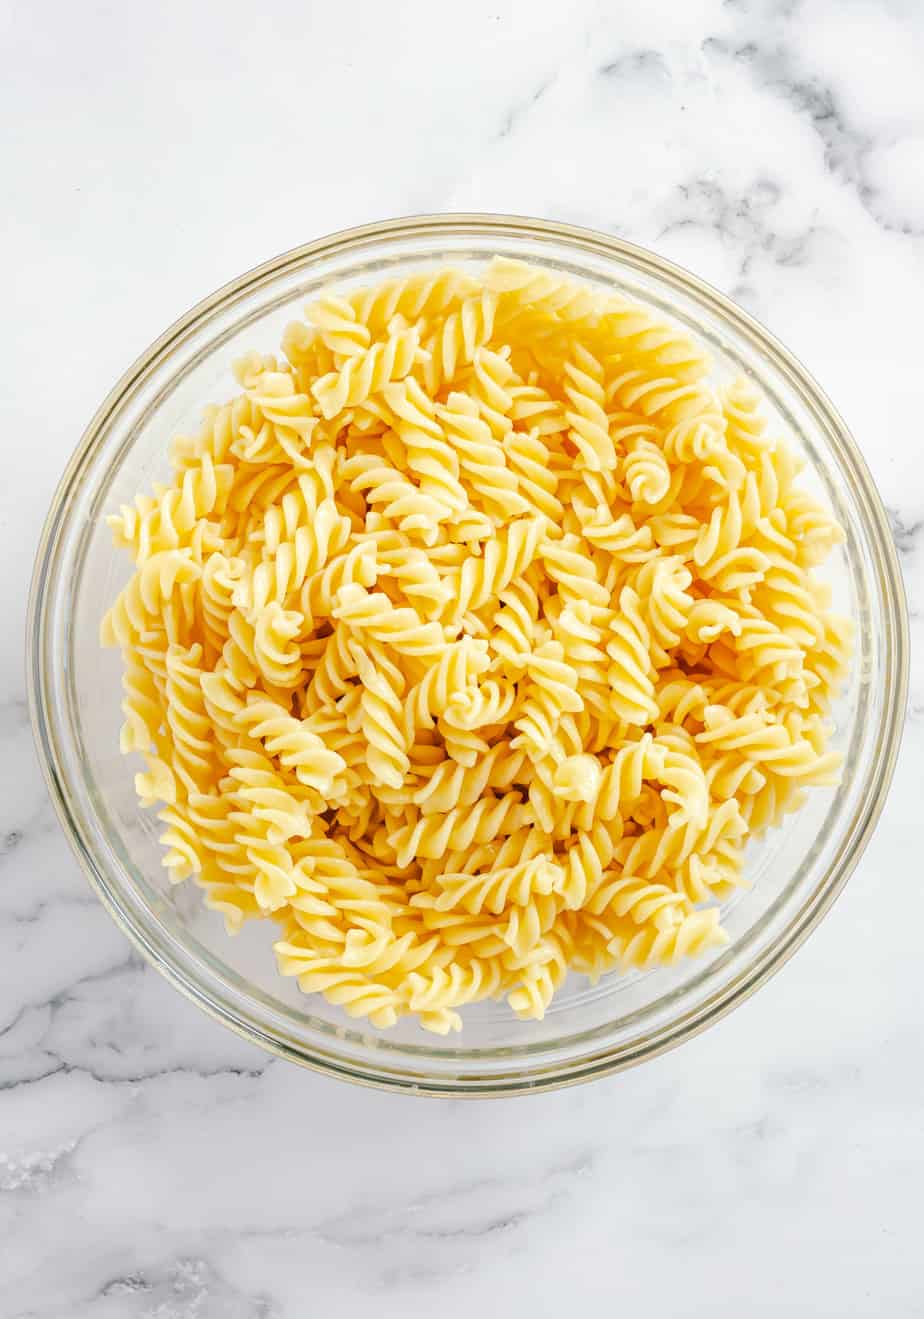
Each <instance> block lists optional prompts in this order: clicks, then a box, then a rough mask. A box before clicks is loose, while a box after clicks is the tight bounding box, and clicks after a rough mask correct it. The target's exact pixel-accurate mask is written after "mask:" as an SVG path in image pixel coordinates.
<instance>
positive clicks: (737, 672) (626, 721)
mask: <svg viewBox="0 0 924 1319" xmlns="http://www.w3.org/2000/svg"><path fill="white" fill-rule="evenodd" d="M235 375H236V378H237V381H238V383H239V386H240V392H239V393H238V394H237V395H236V397H234V398H233V399H232V400H231V401H230V402H228V403H225V404H224V405H222V406H219V407H211V408H209V409H208V410H207V412H206V414H205V420H204V423H203V425H202V428H201V430H200V431H199V433H198V434H196V435H192V436H181V437H179V438H177V439H176V440H175V441H174V444H173V449H172V462H173V467H174V469H175V477H174V480H173V483H172V485H170V486H156V487H155V488H154V492H153V494H151V495H139V496H138V497H137V498H136V499H135V501H134V503H133V504H131V505H129V506H125V507H123V508H122V509H121V511H120V513H119V514H118V515H116V516H113V517H111V518H110V519H109V522H110V524H111V526H112V529H113V532H114V536H115V541H116V544H117V545H118V546H120V547H123V548H124V549H126V550H128V551H130V553H131V554H132V556H133V557H134V561H135V565H136V568H135V572H134V576H133V577H132V579H131V581H130V582H129V584H128V585H127V586H126V587H125V589H124V590H123V591H122V593H121V594H120V595H119V597H118V599H117V600H116V602H115V604H114V605H113V607H112V609H111V610H110V611H109V613H108V614H107V615H106V618H105V620H104V622H103V625H102V640H103V642H104V644H107V645H118V646H120V647H121V649H122V653H123V656H124V663H125V675H124V689H125V699H124V712H125V723H124V727H123V730H122V736H121V746H122V750H123V751H125V752H140V753H142V754H143V755H144V756H145V757H146V760H147V769H146V771H145V772H144V773H140V774H138V775H137V778H136V787H137V791H138V795H139V798H140V800H141V803H142V804H143V805H144V806H151V805H153V804H155V803H161V807H162V808H161V810H160V817H159V818H160V820H161V821H162V822H163V824H164V826H165V829H164V833H163V836H162V841H163V843H164V845H165V847H166V849H167V851H166V854H165V856H164V864H165V865H166V867H167V868H168V871H169V875H170V877H171V879H172V880H175V881H180V880H183V879H186V878H187V877H189V876H192V877H194V879H195V881H196V882H197V883H198V884H199V885H201V887H202V888H203V889H204V891H205V901H206V902H207V904H208V905H209V906H210V907H212V908H214V909H216V910H217V911H220V912H222V913H223V915H224V918H225V921H226V923H227V928H228V930H229V931H230V932H234V931H236V930H238V929H239V928H240V926H241V924H242V922H244V921H245V920H248V919H251V918H271V919H272V920H273V921H275V922H278V924H279V927H280V934H279V937H278V939H277V941H276V943H275V951H276V955H277V958H278V964H279V969H280V971H281V973H282V974H283V975H286V976H296V977H297V979H298V984H299V985H300V987H301V988H302V989H303V990H304V991H306V992H309V993H311V992H320V993H322V994H323V995H324V996H325V997H326V998H327V999H328V1000H329V1001H330V1002H331V1003H334V1004H339V1005H341V1006H342V1008H343V1009H345V1011H346V1012H348V1013H349V1014H351V1015H352V1016H365V1017H368V1018H369V1019H370V1020H371V1022H372V1023H373V1024H374V1025H375V1026H379V1027H387V1026H390V1025H392V1024H394V1022H395V1021H396V1020H397V1019H398V1018H399V1017H400V1016H402V1015H404V1014H408V1013H411V1014H415V1015H416V1017H417V1018H418V1019H419V1021H420V1023H421V1024H422V1025H423V1026H424V1027H426V1028H427V1029H429V1030H432V1031H436V1032H441V1033H442V1032H446V1031H449V1030H452V1029H458V1028H459V1026H460V1024H461V1020H460V1016H459V1013H458V1011H457V1009H458V1008H460V1007H461V1006H463V1005H465V1004H467V1003H472V1002H475V1001H477V1000H480V999H484V998H486V997H506V999H507V1002H508V1003H509V1005H510V1007H511V1008H512V1009H513V1011H514V1012H515V1013H516V1014H518V1015H519V1016H521V1017H526V1018H539V1017H541V1016H542V1015H543V1013H544V1011H545V1009H546V1008H547V1006H548V1004H549V1002H550V1000H551V998H552V996H553V994H554V993H555V991H556V989H557V988H558V987H559V986H560V985H561V984H562V982H563V980H564V978H565V976H566V974H567V972H568V971H569V969H571V970H574V971H577V972H581V973H585V974H587V975H589V976H590V977H592V978H596V977H598V976H599V975H600V974H601V973H602V972H604V971H607V970H609V969H610V968H613V967H619V968H623V969H625V968H633V967H650V966H654V965H657V964H672V963H674V962H676V961H678V959H680V958H682V957H685V956H690V955H695V954H701V953H703V952H705V951H706V950H709V949H712V948H715V947H718V946H719V945H721V944H722V943H723V942H725V941H726V939H727V936H726V934H725V933H724V931H723V929H722V927H721V924H720V915H719V907H718V905H717V903H718V902H719V901H721V900H722V899H723V898H725V897H727V896H728V895H729V894H730V893H731V892H732V891H733V890H734V888H735V887H736V886H737V885H739V884H740V883H742V878H741V872H742V851H743V847H744V844H745V842H746V839H747V838H748V836H749V835H759V834H761V833H762V832H763V831H764V830H765V829H767V828H768V827H769V826H771V825H775V824H778V823H779V821H780V819H781V818H782V816H783V815H784V813H786V812H788V811H793V810H795V809H797V808H798V807H799V805H800V803H801V802H802V801H803V799H804V790H805V789H806V788H807V787H809V786H810V785H814V784H829V783H832V782H834V781H835V779H836V774H837V756H836V755H835V754H834V753H832V752H831V751H828V750H826V743H827V739H828V732H829V729H828V726H827V725H826V722H825V721H826V713H827V711H828V708H829V704H830V702H831V699H832V696H833V695H834V693H835V691H836V688H837V685H838V681H839V679H840V677H841V675H842V674H843V673H844V671H845V668H846V665H847V662H848V659H849V653H850V629H849V625H848V622H847V620H846V619H844V618H842V617H840V616H838V615H837V614H835V613H833V612H832V611H831V609H830V600H829V593H828V591H827V589H826V588H825V586H824V585H822V584H821V582H820V581H819V580H817V579H816V577H815V576H814V575H813V571H812V570H813V567H814V566H815V565H817V564H819V563H820V562H821V561H822V560H823V559H824V557H825V556H826V555H827V553H828V552H829V550H830V549H831V548H832V546H834V545H835V544H836V543H837V542H838V541H840V540H841V539H842V538H843V536H842V532H841V530H840V528H839V527H838V526H837V524H836V523H835V522H834V521H833V520H832V518H831V517H830V515H829V514H828V513H827V512H826V511H825V510H824V509H822V508H821V507H820V506H819V505H818V504H817V503H816V502H815V501H814V500H813V499H812V498H810V497H809V495H808V494H806V493H805V492H804V490H803V489H801V488H800V486H799V484H798V482H797V480H796V477H797V473H798V471H799V467H800V462H799V460H798V459H797V457H796V456H795V454H794V453H793V451H792V450H791V449H790V448H789V447H788V446H787V445H786V443H784V442H783V441H782V440H781V439H779V438H778V437H777V436H776V435H775V434H774V433H772V431H771V430H769V429H768V428H767V425H766V423H765V420H764V418H763V416H762V413H761V407H760V402H761V401H760V398H759V397H758V395H757V394H756V393H755V391H754V390H753V389H752V388H751V387H750V386H749V385H748V383H747V382H746V381H745V380H743V379H742V380H738V381H736V382H734V383H732V384H730V385H727V386H724V387H721V388H720V387H719V386H718V385H716V384H715V383H714V382H713V381H712V379H711V377H710V363H709V360H708V358H707V355H706V352H705V351H704V349H703V348H702V347H701V346H700V345H699V344H698V343H696V342H694V341H693V340H692V339H691V338H690V337H688V336H687V334H685V333H684V332H682V331H681V330H680V329H679V328H678V327H677V326H675V325H673V324H672V323H670V322H668V321H666V320H664V319H663V318H662V317H660V316H658V315H656V314H655V313H654V312H653V311H652V310H651V309H649V308H647V307H645V306H643V305H640V304H639V303H637V302H635V301H631V300H629V299H628V298H626V297H624V296H622V295H620V294H617V293H614V292H602V291H599V290H596V289H591V288H589V287H585V286H582V285H580V284H576V283H572V282H570V281H569V280H567V279H565V278H563V277H562V276H561V275H560V274H558V273H557V272H555V271H553V270H547V269H544V268H537V267H533V266H529V265H525V264H523V263H520V262H518V261H513V260H509V259H501V258H496V259H495V260H494V261H493V262H492V263H490V264H489V265H488V266H487V267H486V268H485V269H483V270H482V271H481V272H480V274H478V275H475V274H473V273H471V272H469V271H463V270H455V269H443V270H438V271H435V272H434V271H432V270H429V271H425V272H423V273H420V274H414V275H411V276H409V277H407V278H402V279H393V280H389V281H386V282H384V283H381V284H378V285H376V286H374V287H370V288H361V289H356V290H351V291H348V292H345V293H342V294H337V293H334V292H331V293H329V294H327V295H325V296H322V297H320V298H319V300H317V301H316V302H313V303H312V304H311V305H309V306H308V308H307V312H306V320H305V321H299V322H296V323H295V324H292V325H290V326H289V327H288V329H287V330H286V332H285V335H284V338H283V344H282V354H281V355H280V356H278V357H274V356H261V355H259V354H256V353H254V354H251V355H250V356H248V357H246V358H244V359H243V360H241V361H239V362H237V363H236V365H235Z"/></svg>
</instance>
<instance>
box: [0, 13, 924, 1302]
mask: <svg viewBox="0 0 924 1319" xmlns="http://www.w3.org/2000/svg"><path fill="white" fill-rule="evenodd" d="M0 28H2V30H3V44H4V48H5V50H6V56H5V59H4V78H3V80H2V83H0V109H2V120H3V124H4V137H5V147H4V170H3V173H4V181H5V184H6V186H7V196H8V198H9V201H10V202H11V206H10V207H9V214H8V216H7V227H6V242H5V243H4V252H3V258H4V260H3V264H4V278H3V288H4V294H5V301H6V307H5V309H4V314H3V316H2V318H0V340H2V360H3V362H4V363H5V368H4V375H5V382H6V383H5V387H4V391H3V393H4V406H3V413H4V437H5V438H4V444H3V449H4V478H3V481H2V483H0V547H2V552H3V572H2V573H0V601H2V606H3V616H4V627H3V630H2V634H0V701H2V704H0V779H2V784H3V791H2V792H0V1296H2V1297H3V1300H2V1302H0V1312H2V1314H3V1315H4V1316H5V1319H123V1317H124V1319H307V1317H308V1316H313V1315H318V1314H332V1315H335V1316H338V1319H339V1316H346V1319H350V1317H351V1316H354V1315H355V1316H359V1315H363V1314H366V1313H368V1312H370V1309H371V1308H372V1307H374V1310H373V1312H377V1313H385V1314H389V1315H391V1314H396V1315H397V1314H400V1315H402V1316H403V1319H417V1317H418V1316H419V1317H421V1319H422V1317H423V1316H429V1315H430V1314H432V1313H434V1312H438V1313H440V1314H441V1315H444V1316H446V1317H447V1319H453V1317H455V1316H460V1317H461V1316H463V1315H469V1314H470V1313H472V1312H473V1311H476V1310H478V1309H481V1310H483V1311H484V1312H487V1313H494V1312H495V1310H496V1309H497V1310H499V1309H501V1308H503V1309H504V1310H505V1311H506V1312H507V1313H511V1314H515V1315H520V1314H523V1315H526V1314H530V1315H533V1314H552V1313H557V1312H560V1311H561V1310H562V1309H563V1308H564V1307H568V1308H569V1309H572V1308H573V1309H580V1307H582V1306H584V1307H588V1306H589V1307H591V1312H593V1313H610V1312H611V1310H613V1309H616V1308H617V1307H619V1308H626V1309H628V1310H630V1311H631V1313H633V1314H634V1315H638V1316H640V1317H641V1319H682V1317H683V1316H692V1315H705V1314H709V1315H711V1316H715V1317H716V1319H723V1317H726V1316H727V1319H733V1317H734V1319H737V1316H739V1315H741V1314H744V1315H748V1316H765V1315H766V1316H769V1315H777V1314H780V1313H783V1312H785V1313H786V1314H788V1315H806V1316H809V1315H811V1316H829V1315H830V1316H838V1317H839V1319H840V1317H842V1316H846V1315H850V1316H859V1315H863V1316H865V1315H869V1316H873V1315H889V1316H890V1319H892V1317H896V1316H905V1315H920V1314H922V1313H924V1282H922V1275H921V1268H920V1263H919V1256H920V1251H919V1246H918V1238H919V1235H920V1229H919V1219H920V1199H921V1185H922V1179H924V1122H922V1119H921V1093H922V1087H924V1054H922V1048H921V1038H922V1034H921V993H920V989H919V987H918V979H919V967H920V931H921V928H922V924H924V884H922V882H921V880H922V873H921V869H922V867H921V844H920V836H919V835H918V832H917V826H918V825H919V823H920V806H921V787H920V784H921V779H922V774H924V665H922V663H921V659H920V654H921V653H922V652H921V651H920V649H919V651H918V658H917V659H915V660H913V682H912V696H911V710H910V716H909V721H908V726H907V732H906V737H905V742H904V747H903V750H902V756H901V761H900V765H899V769H898V773H897V776H896V781H895V785H894V788H893V791H892V794H891V797H890V800H889V802H888V805H887V807H886V810H885V814H884V816H883V818H882V821H881V824H880V826H879V829H878V831H877V833H876V835H875V838H874V839H873V842H872V843H871V845H870V847H869V850H868V851H867V853H866V855H865V856H864V858H863V861H862V863H861V864H860V866H859V868H858V870H857V872H856V874H855V876H854V878H853V879H852V880H851V882H850V884H849V886H848V888H847V890H846V892H845V894H844V896H843V897H842V898H841V899H840V901H839V902H838V903H837V905H836V907H835V909H834V910H833V911H832V913H831V914H830V916H829V917H828V918H827V919H826V921H825V922H824V924H823V925H822V927H821V928H820V929H819V930H818V931H817V932H816V933H815V934H814V935H813V936H812V938H811V939H810V940H809V942H808V944H807V945H806V946H805V947H804V948H803V949H802V950H801V951H800V952H799V954H798V955H797V956H796V958H795V959H794V960H793V961H792V962H791V963H790V964H789V965H788V966H787V967H786V968H785V969H784V970H783V971H782V972H781V973H780V974H779V975H778V976H777V978H776V979H774V980H773V981H772V982H771V983H770V984H769V985H768V986H766V987H765V988H764V989H763V990H762V991H761V992H760V993H759V994H758V995H757V996H756V997H755V998H753V999H752V1000H751V1001H749V1002H748V1003H747V1004H745V1005H744V1006H743V1007H742V1008H740V1009H739V1010H738V1011H737V1012H736V1013H734V1015H733V1016H732V1017H730V1018H728V1019H726V1020H725V1021H723V1022H722V1023H721V1024H720V1025H719V1026H717V1027H716V1028H714V1029H713V1030H711V1031H709V1032H707V1033H706V1034H705V1035H704V1036H701V1037H700V1038H699V1039H697V1040H695V1041H693V1042H692V1043H689V1044H687V1045H686V1046H684V1047H683V1048H682V1049H680V1050H679V1051H677V1052H675V1053H673V1054H671V1055H669V1056H667V1057H664V1058H662V1059H660V1060H659V1061H657V1062H654V1063H650V1064H648V1065H646V1066H644V1067H643V1068H640V1069H639V1070H637V1071H635V1072H631V1073H628V1074H625V1075H622V1076H618V1077H614V1078H611V1079H609V1080H606V1081H603V1082H598V1083H596V1084H594V1085H591V1086H585V1087H580V1088H578V1089H575V1090H568V1091H564V1092H560V1093H557V1094H552V1095H546V1096H537V1097H531V1098H527V1099H520V1100H509V1101H505V1102H487V1101H485V1102H448V1101H442V1102H427V1101H423V1100H413V1099H409V1098H404V1097H400V1096H393V1095H388V1094H380V1093H376V1092H370V1091H363V1090H358V1089H353V1088H350V1087H348V1086H345V1085H343V1084H339V1083H335V1082H333V1081H329V1080H325V1079H322V1078H320V1077H317V1076H314V1075H312V1074H309V1073H306V1072H301V1071H299V1070H298V1069H296V1068H294V1067H292V1066H289V1065H287V1064H285V1063H282V1062H279V1061H271V1060H270V1059H269V1058H268V1057H267V1056H265V1055H264V1054H262V1053H261V1052H259V1051H258V1050H257V1049H256V1048H253V1047H250V1046H248V1045H246V1044H244V1043H242V1042H241V1041H239V1040H238V1039H237V1038H236V1037H235V1036H234V1035H232V1034H230V1033H229V1032H227V1031H224V1030H222V1029H221V1028H220V1027H218V1026H217V1025H215V1024H214V1023H212V1022H211V1021H210V1020H208V1019H206V1018H205V1017H204V1016H203V1015H201V1014H200V1013H199V1012H198V1011H197V1010H196V1009H195V1008H194V1007H192V1006H191V1005H190V1004H188V1003H187V1002H185V1000H183V999H182V998H181V997H180V996H179V995H177V994H176V993H175V992H174V991H173V990H171V989H170V988H169V987H168V986H167V984H166V983H165V982H164V981H163V980H161V979H160V978H159V977H158V976H157V975H156V973H155V972H154V971H152V970H150V969H148V968H147V967H145V966H144V965H142V963H141V962H140V960H139V959H138V957H137V956H136V955H134V954H133V953H132V952H131V950H130V948H129V945H128V943H127V941H126V940H125V938H124V937H123V936H122V935H121V934H120V933H119V931H118V930H117V929H116V928H115V927H114V925H113V924H112V922H111V921H110V919H109V917H108V916H107V915H106V913H105V912H104V911H103V909H102V907H101V906H100V905H99V904H98V903H97V901H96V900H95V898H94V897H93V896H92V895H91V893H90V891H89V889H88V887H87V885H86V883H85V881H84V880H83V878H82V877H81V875H80V873H79V871H78V868H77V865H76V863H75V861H74V860H73V858H72V856H71V854H70V852H69V850H68V848H67V845H66V843H65V841H64V839H63V837H62V835H61V833H60V830H59V829H58V826H57V824H56V822H55V819H54V817H53V815H52V812H51V809H50V806H49V804H48V801H47V799H46V796H45V792H44V788H43V785H42V782H41V778H40V774H39V771H38V768H37V765H36V762H35V759H34V756H33V751H32V743H31V737H30V732H29V727H28V718H27V713H26V701H25V689H24V681H23V661H22V652H23V635H22V633H23V627H24V614H25V604H26V593H27V586H28V579H29V574H30V571H31V565H32V557H33V553H34V549H35V544H36V540H37V537H38V533H39V528H40V525H41V521H42V518H43V516H44V513H45V509H46V507H47V504H48V502H49V499H50V497H51V493H52V490H53V488H54V485H55V483H56V481H57V479H58V476H59V474H60V472H61V469H62V468H63V466H64V463H65V461H66V459H67V457H68V455H69V454H70V452H71V450H72V448H73V446H74V445H75V443H76V440H77V437H78V435H79V433H80V431H81V429H82V427H83V425H84V424H85V422H86V420H87V419H88V417H89V416H90V415H91V413H92V411H93V409H94V408H95V407H96V405H97V403H98V402H99V400H100V399H101V398H102V396H103V395H104V393H105V392H106V391H107V389H108V388H109V386H110V384H111V383H112V381H113V380H114V379H115V378H116V377H117V376H118V374H119V373H120V372H121V371H122V370H123V368H124V367H125V366H126V365H127V364H128V362H130V361H131V359H132V358H134V357H135V356H136V354H137V353H139V352H140V351H141V350H142V349H143V348H144V347H145V346H146V345H147V343H148V342H149V341H150V340H151V339H153V338H154V337H155V336H156V335H157V334H158V333H159V332H160V330H161V329H162V328H163V327H164V326H165V325H166V324H168V323H169V322H170V321H172V320H173V319H174V318H175V317H176V316H177V315H178V314H179V313H180V312H181V311H183V310H185V309H186V308H187V307H188V306H189V305H191V304H192V303H193V302H195V301H196V300H197V299H198V298H200V297H201V296H203V295H204V294H205V293H207V292H208V291H209V290H211V289H212V288H214V287H216V286H217V285H219V284H221V283H222V282H224V281H225V280H227V279H229V278H231V277H232V276H234V275H235V274H237V273H238V272H239V271H241V270H243V269H245V268H247V267H249V266H252V265H254V264H255V263H257V262H258V261H260V260H262V259H264V258H266V257H268V256H271V255H272V254H274V253H276V252H279V251H281V250H283V249H285V248H287V247H291V246H294V245H296V244H298V243H301V242H304V241H306V240H308V239H310V238H312V237H315V236H317V235H320V234H323V233H325V232H329V231H331V230H334V229H338V228H341V227H344V226H347V225H351V224H354V223H360V222H363V221H366V220H370V219H374V218H378V217H381V216H385V215H396V214H402V213H408V212H414V211H438V210H467V209H476V210H495V211H514V212H520V213H525V214H534V215H547V216H552V217H558V218H561V219H565V220H568V221H572V222H575V223H578V224H585V225H591V226H595V227H598V228H600V229H605V230H608V231H610V232H613V233H618V234H621V235H623V236H625V237H628V238H630V239H633V240H635V241H638V242H640V243H643V244H645V245H648V246H651V247H655V248H657V249H658V250H659V251H660V252H662V253H664V254H665V255H667V256H669V257H672V258H674V259H675V260H677V261H680V262H681V263H683V264H685V265H687V266H689V267H690V268H692V269H693V270H695V271H696V272H697V273H698V274H700V275H702V276H703V277H705V278H706V279H707V280H710V281H711V282H713V283H714V284H716V285H717V286H718V287H719V288H721V289H723V290H725V291H727V292H728V293H730V294H731V295H732V296H733V297H735V298H737V299H738V300H739V301H740V302H741V303H743V304H744V305H745V306H746V307H747V308H748V309H749V310H751V311H753V312H754V313H755V314H756V315H757V316H758V317H760V318H761V319H762V320H763V321H765V322H766V323H767V324H768V325H769V326H770V327H771V328H772V329H773V330H774V331H775V332H776V333H777V334H778V335H779V336H780V337H781V338H782V339H783V340H784V342H786V343H787V344H789V345H790V346H791V347H792V348H793V349H794V350H795V351H796V352H797V353H798V354H799V355H800V356H801V357H802V358H803V360H805V361H806V362H807V363H808V364H809V365H810V367H811V369H812V370H813V371H814V372H815V373H816V375H817V376H818V378H819V379H820V381H821V382H822V384H823V386H824V387H825V388H826V389H827V390H828V392H829V393H830V394H831V395H832V396H833V398H834V399H835V401H836V403H837V404H838V406H839V407H840V408H841V410H842V411H843V413H844V414H845V416H846V418H847V420H848V422H849V423H850V425H851V426H852V428H853V429H854V432H855V434H856V436H857V438H858V440H859V442H860V445H861V447H862V449H863V451H864V453H865V454H866V456H867V458H868V461H869V463H870V465H871V467H872V469H873V472H874V475H875V477H876V479H877V481H878V483H879V487H880V490H881V491H882V494H883V498H884V500H885V502H886V504H887V506H888V508H889V512H890V515H891V518H892V522H893V527H894V532H895V537H896V541H897V543H898V547H899V549H900V551H901V555H902V563H903V567H904V570H905V574H906V582H907V588H908V594H909V599H910V605H911V610H912V614H913V622H912V627H913V631H914V633H915V634H916V637H915V639H916V640H917V641H918V642H920V641H921V631H922V628H921V611H922V610H924V530H922V528H924V474H922V463H921V456H920V455H921V438H920V436H921V417H922V416H924V372H922V368H921V328H920V326H921V321H920V303H921V296H922V293H924V80H922V78H921V68H922V63H924V6H922V5H921V4H920V3H918V0H817V2H816V0H804V2H803V3H800V0H725V2H724V3H721V2H720V0H646V3H644V4H637V3H634V2H633V3H630V0H615V2H614V0H609V3H607V2H606V0H574V3H572V4H570V5H563V4H553V3H551V2H550V0H490V2H489V0H470V2H469V3H468V4H466V5H465V6H463V5H461V4H456V5H448V4H446V5H440V4H438V3H434V2H433V0H400V2H399V3H394V4H388V5H386V4H377V3H375V2H374V0H354V3H353V4H351V5H331V4H327V3H320V0H274V3H273V4H272V5H267V6H264V7H262V8H260V7H256V6H254V5H252V4H243V3H240V0H234V2H233V3H232V2H231V0H226V2H225V3H223V4H218V3H208V4H199V5H190V4H187V3H185V0H172V2H171V3H160V4H154V5H134V4H127V5H111V4H107V3H102V0H99V2H94V3H87V4H82V5H71V4H67V3H65V0H35V3H31V4H26V3H24V2H22V3H20V2H18V0H11V3H10V4H8V5H6V6H5V7H4V8H3V12H2V14H0Z"/></svg>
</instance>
